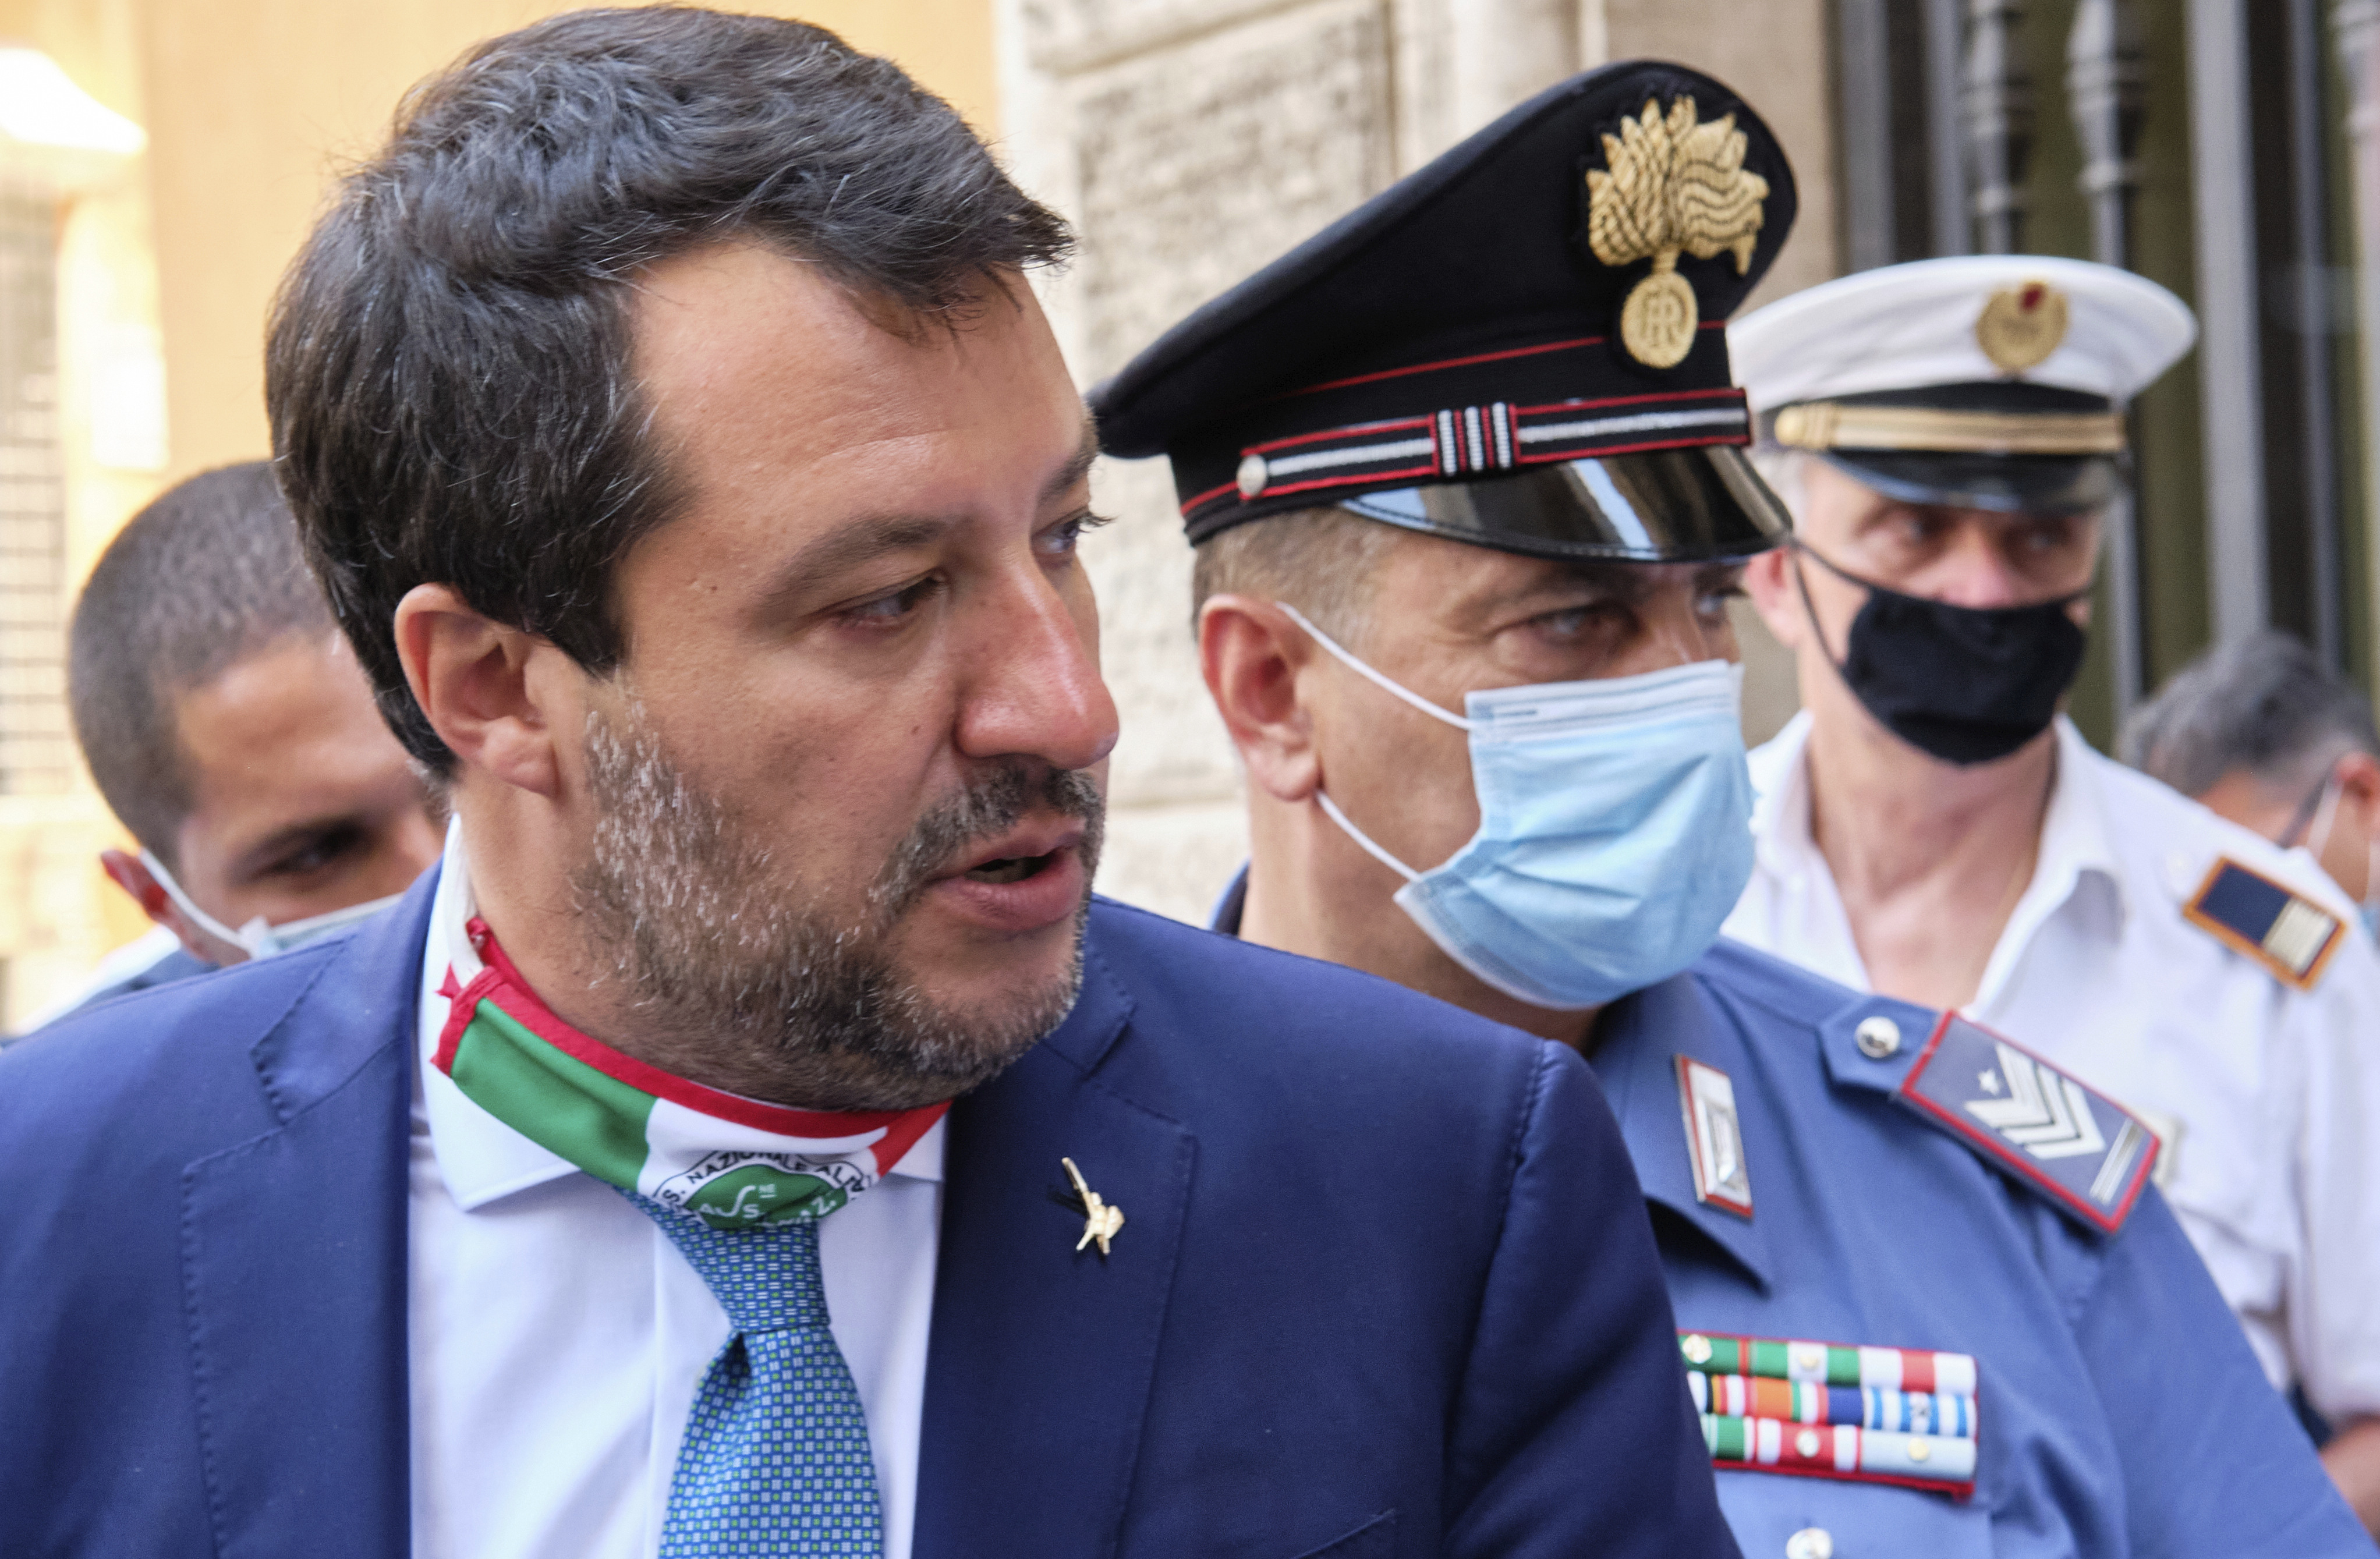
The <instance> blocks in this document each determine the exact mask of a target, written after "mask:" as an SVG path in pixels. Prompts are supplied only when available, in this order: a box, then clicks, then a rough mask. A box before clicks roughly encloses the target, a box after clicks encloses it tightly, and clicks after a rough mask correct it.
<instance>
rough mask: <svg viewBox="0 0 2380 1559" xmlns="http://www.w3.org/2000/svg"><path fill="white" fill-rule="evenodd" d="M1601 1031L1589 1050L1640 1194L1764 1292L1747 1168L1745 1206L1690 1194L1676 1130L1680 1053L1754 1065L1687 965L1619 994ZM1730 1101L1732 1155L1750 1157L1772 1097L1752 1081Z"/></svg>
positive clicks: (1746, 1069)
mask: <svg viewBox="0 0 2380 1559" xmlns="http://www.w3.org/2000/svg"><path fill="white" fill-rule="evenodd" d="M1599 1033H1600V1035H1601V1037H1600V1039H1599V1040H1598V1042H1597V1045H1596V1047H1595V1052H1594V1054H1593V1055H1591V1056H1589V1057H1587V1060H1588V1062H1589V1064H1591V1065H1592V1066H1593V1067H1594V1069H1595V1075H1596V1077H1597V1080H1598V1081H1599V1082H1601V1083H1602V1084H1603V1090H1604V1095H1605V1097H1606V1098H1608V1099H1609V1101H1610V1103H1611V1112H1612V1114H1613V1115H1614V1116H1616V1117H1618V1118H1619V1121H1620V1131H1621V1136H1622V1137H1623V1138H1625V1139H1626V1141H1627V1143H1628V1156H1629V1158H1630V1160H1631V1161H1632V1162H1633V1164H1634V1165H1635V1167H1636V1178H1637V1179H1638V1180H1639V1181H1640V1182H1642V1184H1643V1185H1644V1188H1645V1201H1646V1202H1652V1203H1658V1205H1659V1206H1661V1207H1662V1208H1664V1209H1666V1210H1668V1211H1669V1212H1670V1213H1672V1214H1674V1215H1676V1216H1677V1220H1678V1221H1679V1222H1680V1223H1682V1224H1683V1225H1685V1226H1687V1227H1691V1228H1693V1229H1694V1232H1695V1233H1696V1234H1699V1235H1700V1236H1702V1237H1703V1238H1704V1239H1707V1240H1708V1241H1710V1243H1711V1244H1713V1245H1715V1246H1717V1247H1718V1251H1719V1253H1720V1254H1721V1255H1722V1256H1723V1258H1724V1259H1725V1260H1727V1261H1729V1262H1730V1263H1732V1264H1733V1265H1734V1266H1736V1267H1737V1268H1739V1269H1741V1270H1742V1272H1743V1275H1745V1277H1746V1278H1748V1279H1749V1280H1750V1281H1751V1282H1752V1284H1753V1285H1754V1286H1755V1287H1757V1288H1758V1289H1759V1290H1760V1291H1761V1292H1762V1293H1764V1294H1765V1293H1767V1291H1768V1290H1769V1287H1770V1285H1769V1276H1768V1275H1769V1253H1768V1239H1767V1233H1766V1232H1765V1230H1764V1227H1763V1226H1762V1225H1761V1224H1759V1223H1757V1222H1755V1220H1754V1219H1753V1218H1752V1217H1751V1215H1750V1190H1751V1186H1750V1181H1749V1175H1748V1172H1747V1174H1746V1178H1745V1180H1744V1183H1743V1188H1742V1189H1743V1193H1744V1200H1745V1203H1746V1205H1745V1209H1744V1210H1743V1211H1741V1212H1739V1211H1736V1210H1734V1209H1731V1208H1728V1207H1725V1206H1723V1205H1722V1204H1720V1203H1718V1202H1706V1201H1705V1200H1703V1199H1702V1198H1701V1197H1699V1196H1697V1195H1696V1194H1695V1183H1694V1171H1695V1164H1694V1147H1693V1143H1692V1140H1691V1139H1690V1138H1689V1137H1688V1136H1687V1134H1686V1133H1685V1132H1684V1131H1683V1130H1680V1118H1679V1107H1680V1105H1681V1104H1682V1086H1681V1079H1680V1075H1679V1065H1678V1063H1679V1062H1680V1060H1681V1059H1691V1060H1693V1061H1694V1062H1695V1063H1697V1064H1698V1065H1700V1066H1702V1067H1705V1068H1706V1069H1707V1070H1711V1071H1712V1072H1714V1073H1718V1074H1720V1075H1722V1076H1725V1075H1727V1074H1730V1073H1731V1074H1732V1075H1733V1076H1736V1077H1743V1078H1751V1077H1753V1076H1755V1075H1756V1071H1755V1067H1754V1063H1753V1060H1752V1057H1750V1056H1749V1055H1748V1054H1746V1053H1745V1046H1744V1044H1743V1037H1742V1035H1741V1034H1740V1033H1738V1032H1737V1030H1736V1028H1735V1025H1734V1023H1733V1021H1730V1017H1729V1016H1728V1014H1727V1013H1726V1012H1724V1011H1723V1010H1720V1009H1718V1004H1716V1003H1715V1002H1714V1001H1713V1000H1712V998H1711V995H1710V993H1709V991H1708V990H1707V989H1706V988H1705V986H1704V985H1703V984H1702V983H1701V982H1700V981H1699V980H1698V979H1696V977H1695V976H1694V972H1693V971H1692V970H1688V971H1687V972H1686V973H1682V974H1674V975H1671V976H1670V978H1669V979H1667V980H1664V981H1662V982H1661V983H1660V984H1658V985H1648V986H1646V987H1645V989H1643V990H1641V991H1638V992H1636V993H1634V994H1633V995H1631V996H1625V997H1621V998H1620V1000H1618V1001H1617V1002H1614V1003H1613V1004H1612V1006H1611V1009H1610V1010H1609V1012H1608V1013H1606V1015H1605V1017H1604V1020H1603V1021H1602V1023H1601V1025H1600V1026H1599ZM1731 1092H1733V1090H1732V1089H1731V1088H1730V1093H1731ZM1733 1104H1734V1106H1735V1129H1736V1142H1737V1153H1738V1154H1739V1155H1740V1157H1739V1162H1740V1163H1742V1164H1744V1165H1746V1166H1748V1165H1749V1163H1750V1161H1751V1158H1752V1157H1753V1156H1755V1155H1756V1154H1758V1153H1759V1152H1760V1149H1759V1147H1758V1146H1757V1145H1756V1144H1759V1143H1763V1142H1775V1141H1776V1134H1775V1132H1774V1131H1773V1130H1771V1128H1772V1126H1773V1124H1774V1123H1773V1122H1772V1121H1771V1120H1770V1118H1769V1117H1768V1115H1767V1113H1766V1112H1767V1111H1768V1110H1769V1109H1771V1108H1772V1107H1774V1102H1773V1101H1772V1100H1769V1099H1767V1097H1765V1096H1764V1095H1763V1094H1762V1093H1761V1092H1760V1091H1759V1090H1758V1089H1749V1090H1748V1091H1747V1092H1745V1093H1744V1094H1743V1095H1742V1096H1741V1097H1739V1098H1737V1099H1735V1100H1734V1101H1733ZM1721 1179H1722V1180H1724V1179H1725V1177H1724V1176H1722V1177H1721Z"/></svg>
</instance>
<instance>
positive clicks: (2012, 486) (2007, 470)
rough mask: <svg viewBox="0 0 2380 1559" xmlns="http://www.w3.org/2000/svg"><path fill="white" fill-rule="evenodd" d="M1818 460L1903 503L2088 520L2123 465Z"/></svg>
mask: <svg viewBox="0 0 2380 1559" xmlns="http://www.w3.org/2000/svg"><path fill="white" fill-rule="evenodd" d="M1824 458H1825V459H1826V460H1827V461H1828V463H1829V464H1831V465H1834V466H1836V467H1837V468H1838V469H1840V470H1841V471H1843V472H1844V473H1846V474H1847V475H1849V476H1850V477H1852V478H1853V479H1855V480H1857V481H1860V482H1863V483H1864V484H1865V485H1867V486H1869V487H1872V488H1874V489H1876V491H1878V492H1880V493H1882V494H1884V495H1885V496H1886V497H1887V498H1897V499H1899V500H1900V502H1903V503H1925V504H1937V505H1941V506H1944V507H1948V508H1954V509H1987V510H1990V511H1992V512H1994V513H1997V514H2087V513H2089V512H2091V511H2092V510H2095V509H2104V508H2106V507H2107V505H2108V504H2110V503H2112V502H2115V500H2116V497H2117V495H2118V494H2119V493H2120V492H2122V491H2123V490H2124V468H2123V463H2122V461H2121V459H2120V457H2119V456H2116V455H2111V454H1937V453H1927V452H1923V451H1910V452H1887V451H1882V450H1828V452H1827V453H1826V454H1825V456H1824Z"/></svg>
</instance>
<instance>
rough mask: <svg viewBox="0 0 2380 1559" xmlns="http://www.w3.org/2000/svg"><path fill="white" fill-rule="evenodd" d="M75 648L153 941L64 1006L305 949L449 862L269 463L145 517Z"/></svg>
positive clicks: (98, 582)
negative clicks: (132, 843) (133, 848)
mask: <svg viewBox="0 0 2380 1559" xmlns="http://www.w3.org/2000/svg"><path fill="white" fill-rule="evenodd" d="M68 655H69V683H68V696H69V698H70V700H71V702H72V705H73V711H74V722H75V734H76V736H77V737H78V738H79V740H80V742H81V743H82V751H83V757H84V761H86V762H87V763H88V764H89V765H90V766H91V778H92V779H93V780H95V781H96V782H97V783H98V785H99V790H100V793H101V794H102V795H103V796H105V797H106V798H107V804H108V805H109V806H110V807H112V808H113V809H114V810H115V816H116V817H117V819H118V820H119V821H121V822H122V823H123V825H124V827H125V828H126V830H127V831H128V832H129V833H130V834H131V835H132V837H133V839H134V840H137V841H138V842H139V844H140V851H139V853H137V854H134V853H131V852H126V851H121V850H110V851H107V852H103V854H102V856H101V863H102V864H103V866H104V867H105V868H106V871H107V875H108V876H109V877H110V878H111V879H113V880H114V881H115V884H116V886H117V887H119V888H123V889H124V891H125V892H127V893H128V894H130V895H131V896H132V898H133V899H134V900H135V901H137V902H138V903H139V904H140V908H141V911H142V912H143V913H145V914H147V915H148V916H149V918H150V919H151V920H152V921H154V922H156V923H157V930H156V931H153V932H152V933H151V934H150V935H149V936H148V937H143V938H141V939H140V941H139V942H137V943H134V944H133V945H132V946H131V947H130V948H128V949H125V952H124V953H123V954H119V955H117V957H115V958H114V959H111V960H110V961H109V962H108V963H107V964H106V965H103V967H102V970H101V971H100V977H99V979H98V980H97V981H95V982H94V988H91V989H87V990H85V991H83V992H80V993H78V995H77V996H76V997H74V998H73V999H72V1000H70V1001H69V1002H67V1004H66V1005H65V1007H64V1009H61V1010H71V1009H75V1008H79V1007H81V1006H85V1005H87V1004H89V1003H90V1002H92V1001H95V1000H100V999H103V998H105V997H114V996H118V995H122V994H124V993H126V992H128V991H133V990H140V989H145V988H147V987H149V986H151V985H164V984H165V983H167V982H169V981H172V980H176V979H180V978H183V977H185V976H188V975H190V974H196V973H203V972H205V971H206V970H209V969H212V968H215V967H217V966H219V965H222V964H226V963H237V962H240V961H244V960H247V959H249V958H252V957H257V956H261V954H264V953H268V952H275V951H279V950H280V949H284V948H287V947H294V946H296V945H297V944H298V943H300V942H302V941H304V940H306V939H308V938H309V937H314V936H320V935H322V934H323V933H325V932H328V931H331V930H334V929H336V928H337V927H339V926H340V925H346V924H347V923H348V922H349V921H352V920H356V919H359V918H361V917H362V916H363V915H365V914H369V913H370V912H371V911H372V910H374V909H376V908H378V907H379V905H380V903H381V902H382V901H383V900H387V899H390V898H392V897H393V896H395V894H397V893H400V892H402V891H403V890H404V888H405V887H406V886H407V884H408V883H410V882H412V881H413V879H414V878H415V877H417V876H420V875H421V873H422V872H423V871H424V870H426V869H427V868H428V867H429V866H430V864H431V863H432V862H434V861H436V860H437V859H438V849H439V842H440V834H439V827H438V822H437V819H436V817H435V816H434V812H435V808H434V806H433V804H432V801H431V796H430V794H429V792H427V790H426V789H425V788H424V786H423V784H422V781H421V779H419V776H418V775H417V774H416V773H415V771H414V769H413V768H412V767H411V765H410V764H408V763H407V759H406V755H405V750H404V749H403V748H402V747H400V746H398V745H397V743H396V739H395V737H393V736H391V735H390V734H389V731H388V728H387V726H386V725H385V724H383V722H382V720H381V718H380V714H379V712H378V710H376V709H375V708H374V707H373V705H372V696H371V688H370V684H369V683H366V681H365V679H364V674H363V671H362V670H361V668H359V667H358V665H357V664H356V660H355V654H354V652H353V651H352V650H350V649H349V648H348V647H347V645H346V640H345V638H344V637H343V636H342V635H341V634H339V632H338V630H337V629H336V627H334V625H333V623H332V621H331V613H330V609H329V607H328V605H327V604H326V603H325V602H324V601H323V599H322V586H319V585H318V584H316V583H315V580H314V576H313V575H312V574H310V573H309V572H308V571H307V568H306V562H305V557H304V554H303V552H302V551H301V550H300V548H299V544H298V539H297V526H296V524H295V522H293V521H292V520H291V518H290V516H289V511H288V509H287V508H286V507H285V505H284V504H283V502H282V500H281V493H280V490H279V489H277V488H276V487H275V486H274V484H273V470H272V467H271V466H270V465H268V464H266V463H265V462H262V461H253V462H250V463H249V464H247V465H227V466H225V467H224V468H223V469H221V470H216V471H209V472H206V473H204V474H203V475H200V476H197V477H191V478H189V479H188V481H185V482H182V483H180V484H179V485H177V486H176V487H174V488H171V489H167V491H166V492H165V493H164V495H163V496H161V497H160V498H158V499H157V501H156V502H153V503H152V504H150V505H149V507H147V508H146V509H143V510H142V511H141V512H140V514H137V515H135V516H134V517H133V519H132V521H131V523H130V524H129V525H127V526H125V527H124V529H123V531H122V532H121V533H120V534H119V535H118V536H117V537H116V538H115V541H114V542H113V543H111V544H110V545H109V547H108V549H107V551H106V552H105V553H104V554H103V556H102V557H101V558H100V560H99V564H98V566H97V567H96V568H94V569H93V570H92V571H91V583H90V584H89V585H88V586H85V588H84V590H83V593H82V599H81V601H80V602H79V604H78V605H77V607H76V608H75V615H74V623H73V626H72V628H71V629H70V630H69V647H68ZM58 1015H59V1012H58V1011H53V1012H49V1013H45V1014H42V1015H41V1016H40V1017H38V1018H37V1019H36V1020H35V1021H34V1022H33V1023H32V1024H29V1025H28V1026H29V1027H38V1026H39V1025H40V1023H41V1022H42V1021H47V1020H49V1019H51V1018H55V1017H56V1016H58Z"/></svg>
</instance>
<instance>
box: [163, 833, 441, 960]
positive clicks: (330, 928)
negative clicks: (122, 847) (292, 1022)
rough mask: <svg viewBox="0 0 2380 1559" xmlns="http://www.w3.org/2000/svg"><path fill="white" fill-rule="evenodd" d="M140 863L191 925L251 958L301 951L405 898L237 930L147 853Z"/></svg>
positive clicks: (262, 921)
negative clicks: (201, 905)
mask: <svg viewBox="0 0 2380 1559" xmlns="http://www.w3.org/2000/svg"><path fill="white" fill-rule="evenodd" d="M140 864H142V865H144V866H146V867H148V868H149V875H150V876H152V877H155V878H156V879H157V886H158V887H160V888H164V890H165V897H166V898H168V899H171V900H174V907H175V908H176V909H178V910H180V911H181V912H182V913H183V914H184V915H185V916H187V917H188V920H189V922H190V924H191V925H195V926H197V927H198V928H199V929H200V930H201V931H203V932H205V933H206V934H207V935H208V936H210V937H215V938H217V939H218V940H220V941H225V942H228V943H230V944H231V945H232V946H233V947H235V948H238V949H241V950H242V951H244V952H246V953H247V954H248V956H249V957H250V958H270V957H272V956H273V954H274V953H285V952H287V951H289V949H292V948H302V947H304V946H305V945H306V944H307V943H309V942H313V941H319V940H321V939H322V937H327V936H329V935H330V934H331V933H333V932H334V931H344V930H345V929H346V928H347V927H348V926H350V925H355V924H356V923H357V922H358V921H359V920H367V919H369V918H370V917H371V916H373V915H376V914H378V913H379V912H381V911H383V910H384V909H386V908H388V907H389V906H390V905H391V904H394V903H395V902H396V901H397V900H399V899H402V898H403V897H405V895H403V894H402V893H392V894H390V895H388V897H386V898H384V899H373V900H367V901H366V902H364V903H361V904H349V905H347V906H346V908H345V909H339V910H331V911H328V912H324V913H322V914H319V915H308V916H307V917H306V918H305V919H303V920H285V921H283V922H282V923H281V924H280V925H267V924H266V922H265V919H264V917H263V916H262V915H258V916H257V917H255V918H254V919H253V920H250V921H249V923H248V924H247V925H243V926H241V927H240V928H239V929H238V930H237V931H235V930H233V929H232V928H231V927H230V926H228V925H225V924H224V923H223V922H221V921H219V920H217V919H216V918H215V917H214V916H212V915H211V914H209V913H207V912H206V911H204V910H202V909H200V908H199V906H198V905H196V904H194V903H192V902H191V901H190V896H189V895H188V893H185V892H183V891H182V885H181V884H180V883H178V882H176V881H175V880H174V874H173V873H171V872H169V871H167V870H166V869H165V863H164V862H163V861H160V860H158V859H157V857H155V856H154V855H152V854H151V853H149V852H147V851H145V850H144V851H142V852H140Z"/></svg>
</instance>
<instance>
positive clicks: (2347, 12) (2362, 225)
mask: <svg viewBox="0 0 2380 1559" xmlns="http://www.w3.org/2000/svg"><path fill="white" fill-rule="evenodd" d="M2330 25H2331V32H2332V37H2333V40H2334V41H2335V42H2336V44H2337V46H2338V68H2339V76H2340V79H2341V81H2342V83H2343V84H2344V85H2345V87H2346V89H2347V91H2346V93H2345V97H2346V101H2347V133H2348V138H2349V139H2350V141H2351V142H2352V144H2353V146H2354V149H2355V151H2354V168H2353V187H2354V211H2353V216H2354V222H2355V313H2356V324H2357V328H2356V350H2357V366H2358V368H2359V369H2361V371H2362V388H2363V394H2362V402H2363V449H2364V458H2363V491H2364V499H2363V511H2364V514H2365V516H2366V520H2365V523H2366V525H2367V526H2371V527H2373V529H2372V532H2371V534H2372V536H2374V537H2375V538H2380V0H2334V3H2333V5H2332V6H2331V8H2330ZM2366 553H2367V556H2368V558H2369V562H2368V563H2367V564H2366V566H2367V568H2369V570H2370V571H2371V573H2370V577H2369V578H2368V579H2367V580H2366V581H2365V584H2364V588H2365V590H2366V591H2367V592H2368V596H2369V598H2370V599H2372V600H2374V601H2380V545H2367V547H2366ZM2372 644H2373V647H2372V652H2371V653H2372V657H2373V663H2372V665H2371V666H2370V667H2369V668H2367V670H2368V671H2369V673H2370V675H2371V677H2372V679H2373V683H2374V685H2375V686H2380V634H2374V635H2372Z"/></svg>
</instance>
